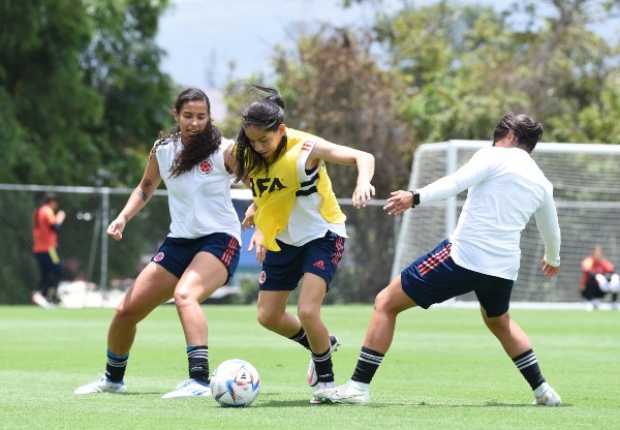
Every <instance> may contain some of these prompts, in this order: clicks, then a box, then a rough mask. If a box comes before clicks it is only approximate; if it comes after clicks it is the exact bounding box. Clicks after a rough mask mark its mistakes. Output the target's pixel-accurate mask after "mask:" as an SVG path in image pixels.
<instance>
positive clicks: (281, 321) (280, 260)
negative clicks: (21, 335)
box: [235, 87, 375, 403]
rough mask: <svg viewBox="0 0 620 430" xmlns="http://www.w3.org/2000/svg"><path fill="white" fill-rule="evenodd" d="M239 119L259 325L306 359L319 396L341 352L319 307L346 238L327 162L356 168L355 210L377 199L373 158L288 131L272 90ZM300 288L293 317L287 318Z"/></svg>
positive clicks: (239, 164) (239, 169)
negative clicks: (294, 346) (257, 265)
mask: <svg viewBox="0 0 620 430" xmlns="http://www.w3.org/2000/svg"><path fill="white" fill-rule="evenodd" d="M256 88H257V89H258V90H259V91H261V92H262V93H264V95H265V97H264V98H262V99H261V100H259V101H255V102H253V103H252V104H250V105H249V106H248V107H247V108H246V109H245V111H244V113H243V118H242V120H243V121H242V127H241V130H240V131H239V135H238V137H237V144H236V148H235V160H236V173H237V180H243V181H244V182H245V183H246V184H248V185H249V186H250V187H251V189H252V194H253V196H254V202H253V204H252V205H251V206H250V207H249V208H248V211H247V212H246V217H245V219H244V221H243V225H244V227H248V226H251V225H253V226H255V227H256V229H255V232H254V235H253V237H252V240H251V242H250V245H249V248H248V249H250V250H252V249H255V250H256V258H257V260H258V261H259V262H261V263H262V271H261V273H260V275H259V289H260V291H259V295H258V321H259V322H260V323H261V324H262V325H263V326H264V327H266V328H267V329H269V330H271V331H274V332H276V333H278V334H280V335H281V336H284V337H287V338H289V339H291V340H293V341H295V342H297V343H299V344H301V345H302V346H303V347H305V348H306V349H308V350H309V351H310V354H311V360H310V366H309V369H308V383H309V385H310V386H311V387H312V390H313V394H312V398H311V400H310V402H311V403H320V401H319V400H318V398H317V396H316V393H318V392H320V391H321V390H324V389H327V388H330V387H333V386H334V373H333V370H332V359H331V354H332V352H333V351H335V348H336V347H337V346H338V340H337V338H336V337H335V336H330V335H329V331H328V330H327V328H326V327H325V324H323V322H322V321H321V317H320V311H321V304H322V303H323V300H324V298H325V295H326V294H327V291H328V288H329V284H330V281H331V280H332V277H333V275H334V273H335V271H336V267H337V266H338V263H339V262H340V259H341V258H342V253H343V250H344V240H345V238H346V236H347V234H346V229H345V215H344V214H343V213H342V211H341V210H340V207H339V205H338V202H337V200H336V197H335V195H334V192H333V191H332V185H331V181H330V179H329V176H328V174H327V170H326V168H325V162H328V163H336V164H345V165H354V166H356V167H357V186H356V188H355V191H354V192H353V205H354V206H355V207H356V208H360V207H362V206H365V205H366V202H368V200H370V198H371V197H372V196H373V195H374V192H375V190H374V187H373V186H372V185H371V183H370V181H371V180H372V177H373V174H374V157H373V156H372V155H371V154H369V153H367V152H363V151H359V150H356V149H353V148H349V147H346V146H341V145H336V144H334V143H331V142H328V141H326V140H324V139H322V138H320V137H317V136H313V135H312V134H309V133H305V132H302V131H299V130H295V129H293V128H290V127H287V126H286V125H285V121H284V120H285V118H284V117H285V111H284V103H283V101H282V99H281V97H280V95H279V94H278V92H277V91H276V90H274V89H272V88H265V87H256ZM298 284H299V285H300V292H299V301H298V305H297V315H292V314H290V313H288V312H286V303H287V300H288V297H289V294H290V293H291V291H293V290H294V289H295V288H297V286H298Z"/></svg>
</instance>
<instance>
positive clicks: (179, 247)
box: [151, 233, 240, 282]
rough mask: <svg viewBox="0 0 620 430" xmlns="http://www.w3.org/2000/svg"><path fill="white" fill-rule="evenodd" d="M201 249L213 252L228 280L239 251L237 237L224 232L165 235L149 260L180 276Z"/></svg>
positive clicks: (236, 261)
mask: <svg viewBox="0 0 620 430" xmlns="http://www.w3.org/2000/svg"><path fill="white" fill-rule="evenodd" d="M201 251H204V252H208V253H210V254H213V255H214V256H215V257H216V258H218V259H219V260H220V261H221V262H222V263H223V264H224V266H226V270H228V278H226V282H228V281H229V280H230V278H231V277H232V276H233V274H234V273H235V269H236V268H237V264H239V254H240V252H239V242H238V241H237V239H235V238H234V237H232V236H230V235H228V234H226V233H213V234H210V235H207V236H203V237H199V238H196V239H181V238H177V237H166V240H164V243H162V245H161V246H160V247H159V250H158V251H157V254H155V255H154V256H153V258H151V261H153V262H155V263H157V264H159V265H160V266H162V267H163V268H164V269H166V270H167V271H168V272H170V273H172V274H173V275H174V276H176V277H177V278H180V277H181V276H182V275H183V272H185V269H187V266H189V264H190V263H191V262H192V260H193V259H194V256H195V255H196V254H198V253H199V252H201Z"/></svg>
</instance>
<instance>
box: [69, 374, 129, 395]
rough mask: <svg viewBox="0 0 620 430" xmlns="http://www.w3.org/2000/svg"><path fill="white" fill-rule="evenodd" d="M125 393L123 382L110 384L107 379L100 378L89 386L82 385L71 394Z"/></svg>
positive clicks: (125, 388)
mask: <svg viewBox="0 0 620 430" xmlns="http://www.w3.org/2000/svg"><path fill="white" fill-rule="evenodd" d="M126 391H127V387H125V383H124V382H112V381H109V380H108V378H106V377H105V376H102V377H101V378H99V379H97V380H96V381H95V382H91V383H90V384H86V385H82V386H81V387H78V388H76V389H75V391H74V392H73V394H77V395H83V394H97V393H115V394H122V393H125V392H126Z"/></svg>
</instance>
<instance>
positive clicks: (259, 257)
mask: <svg viewBox="0 0 620 430" xmlns="http://www.w3.org/2000/svg"><path fill="white" fill-rule="evenodd" d="M254 248H256V261H258V262H259V263H262V262H263V261H265V256H266V255H267V248H265V237H264V236H263V233H262V232H261V231H260V230H258V229H256V230H254V234H253V235H252V239H250V246H248V251H251V250H252V249H254Z"/></svg>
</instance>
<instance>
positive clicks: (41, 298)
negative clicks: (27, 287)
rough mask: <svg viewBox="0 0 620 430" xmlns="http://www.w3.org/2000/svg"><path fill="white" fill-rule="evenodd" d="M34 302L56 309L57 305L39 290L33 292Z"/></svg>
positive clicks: (42, 306)
mask: <svg viewBox="0 0 620 430" xmlns="http://www.w3.org/2000/svg"><path fill="white" fill-rule="evenodd" d="M32 303H34V304H35V305H37V306H39V307H41V308H43V309H54V308H55V307H56V306H55V305H54V304H53V303H50V302H49V301H48V300H47V299H46V298H45V297H44V296H43V294H41V293H40V292H38V291H35V292H34V293H32Z"/></svg>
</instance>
